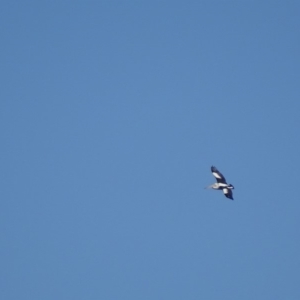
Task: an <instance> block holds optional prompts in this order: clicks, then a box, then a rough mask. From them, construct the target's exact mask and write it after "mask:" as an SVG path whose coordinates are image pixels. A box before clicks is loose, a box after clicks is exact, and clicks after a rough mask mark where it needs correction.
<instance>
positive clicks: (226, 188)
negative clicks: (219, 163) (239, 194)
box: [207, 166, 234, 200]
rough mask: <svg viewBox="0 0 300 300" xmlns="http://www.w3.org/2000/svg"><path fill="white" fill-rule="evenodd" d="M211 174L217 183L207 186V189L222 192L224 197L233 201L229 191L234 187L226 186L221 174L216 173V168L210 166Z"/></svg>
mask: <svg viewBox="0 0 300 300" xmlns="http://www.w3.org/2000/svg"><path fill="white" fill-rule="evenodd" d="M211 172H212V174H213V176H214V177H215V178H216V180H217V182H215V183H214V184H212V185H210V186H208V187H207V188H212V189H214V190H223V193H224V195H225V197H227V198H229V199H231V200H233V197H232V191H231V190H233V189H234V186H233V185H232V184H228V183H227V182H226V179H225V177H224V176H223V175H222V173H221V172H219V171H218V169H217V168H216V167H214V166H212V167H211Z"/></svg>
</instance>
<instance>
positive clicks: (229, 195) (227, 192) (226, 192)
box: [223, 188, 233, 200]
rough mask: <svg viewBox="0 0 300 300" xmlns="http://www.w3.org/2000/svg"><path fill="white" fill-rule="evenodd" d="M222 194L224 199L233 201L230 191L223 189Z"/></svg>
mask: <svg viewBox="0 0 300 300" xmlns="http://www.w3.org/2000/svg"><path fill="white" fill-rule="evenodd" d="M223 193H224V195H225V197H227V198H229V199H231V200H233V197H232V191H231V189H227V188H225V189H223Z"/></svg>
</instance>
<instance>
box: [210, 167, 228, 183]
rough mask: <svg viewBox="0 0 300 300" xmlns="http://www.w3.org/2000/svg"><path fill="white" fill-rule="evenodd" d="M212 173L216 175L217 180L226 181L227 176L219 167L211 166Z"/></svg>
mask: <svg viewBox="0 0 300 300" xmlns="http://www.w3.org/2000/svg"><path fill="white" fill-rule="evenodd" d="M211 172H212V174H213V175H214V176H215V177H216V179H217V182H219V183H226V179H225V177H224V176H223V175H222V174H221V173H220V172H219V171H218V169H217V168H216V167H214V166H212V167H211Z"/></svg>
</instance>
